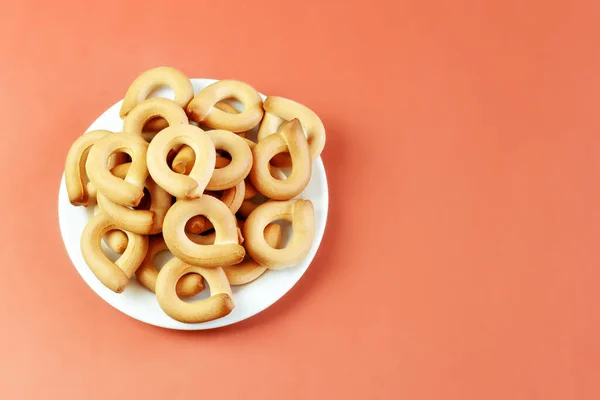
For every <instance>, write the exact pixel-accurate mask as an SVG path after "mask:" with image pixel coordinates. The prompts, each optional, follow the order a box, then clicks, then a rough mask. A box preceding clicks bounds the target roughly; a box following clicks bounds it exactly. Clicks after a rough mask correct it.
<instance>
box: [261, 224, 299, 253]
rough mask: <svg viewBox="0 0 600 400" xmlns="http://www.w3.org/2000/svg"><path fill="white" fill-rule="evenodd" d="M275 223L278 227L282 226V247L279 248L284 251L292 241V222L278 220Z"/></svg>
mask: <svg viewBox="0 0 600 400" xmlns="http://www.w3.org/2000/svg"><path fill="white" fill-rule="evenodd" d="M273 223H276V224H277V225H279V226H281V245H280V246H279V248H280V249H284V248H286V247H287V245H288V244H289V243H290V241H291V240H292V235H293V229H292V222H291V221H288V220H285V219H278V220H275V221H273ZM265 229H266V228H265ZM263 234H264V233H263Z"/></svg>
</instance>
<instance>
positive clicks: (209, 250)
mask: <svg viewBox="0 0 600 400" xmlns="http://www.w3.org/2000/svg"><path fill="white" fill-rule="evenodd" d="M196 215H204V216H206V217H207V218H208V219H209V220H210V222H211V223H212V224H213V225H214V227H215V231H216V239H215V244H213V245H201V244H196V243H194V242H192V241H191V240H190V239H189V238H188V236H187V235H186V233H185V224H186V223H187V221H188V220H189V219H190V218H192V217H194V216H196ZM163 237H164V238H165V242H167V246H168V247H169V250H171V253H173V254H174V255H175V257H177V258H180V259H181V260H183V261H185V262H186V263H188V264H192V265H199V266H203V267H222V266H225V265H233V264H237V263H239V262H240V261H242V259H243V258H244V255H245V254H246V251H245V250H244V248H243V247H242V246H240V245H239V241H238V240H239V239H238V229H237V225H236V223H235V217H234V216H233V214H232V213H231V211H229V208H227V206H226V205H225V204H224V203H223V202H222V201H220V200H218V199H215V198H214V197H211V196H202V197H201V198H199V199H195V200H178V201H176V202H175V204H173V206H171V208H170V209H169V211H168V212H167V216H166V217H165V222H164V224H163Z"/></svg>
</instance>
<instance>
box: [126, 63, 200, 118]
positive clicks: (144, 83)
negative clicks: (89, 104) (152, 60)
mask: <svg viewBox="0 0 600 400" xmlns="http://www.w3.org/2000/svg"><path fill="white" fill-rule="evenodd" d="M164 86H168V87H170V88H171V89H173V92H174V93H175V98H174V99H173V101H174V102H175V103H176V104H177V105H178V106H179V107H181V108H182V109H184V108H185V107H186V106H187V105H188V103H189V102H190V100H192V98H193V97H194V87H193V86H192V82H191V81H190V79H189V78H188V77H187V76H186V75H185V74H184V73H183V72H181V71H178V70H176V69H175V68H172V67H156V68H152V69H149V70H147V71H145V72H143V73H142V74H141V75H140V76H138V77H137V78H136V79H135V80H134V81H133V83H132V84H131V86H130V87H129V89H127V93H126V94H125V98H124V99H123V104H122V105H121V110H120V111H119V116H120V117H121V118H125V116H126V115H127V114H128V113H129V112H130V111H131V110H132V109H133V108H134V107H135V106H136V105H138V104H139V103H141V102H142V101H144V100H146V98H147V97H148V95H149V94H150V93H152V92H153V91H154V90H156V89H158V88H161V87H164Z"/></svg>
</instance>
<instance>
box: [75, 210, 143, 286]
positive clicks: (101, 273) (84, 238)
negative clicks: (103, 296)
mask: <svg viewBox="0 0 600 400" xmlns="http://www.w3.org/2000/svg"><path fill="white" fill-rule="evenodd" d="M113 229H117V227H116V226H115V224H114V223H113V222H112V221H111V219H110V218H109V217H108V215H107V214H106V213H104V212H101V213H99V214H97V215H95V216H94V217H92V219H90V221H89V222H88V224H87V225H86V226H85V228H84V230H83V233H82V235H81V254H83V259H84V260H85V262H86V263H87V265H88V267H90V269H91V270H92V272H93V273H94V275H96V277H97V278H98V279H99V280H100V282H102V283H103V284H104V286H106V287H107V288H109V289H110V290H112V291H114V292H117V293H121V292H122V291H123V290H125V287H126V286H127V284H128V283H129V278H131V276H132V275H133V274H134V273H135V271H136V270H137V269H138V267H139V266H140V264H141V263H142V261H143V260H144V257H145V256H146V251H147V250H148V237H147V236H142V235H138V234H135V233H131V232H125V234H127V240H128V242H127V249H126V250H125V252H124V253H123V254H122V255H121V257H119V259H118V260H117V262H116V263H113V262H112V261H110V260H109V259H108V258H107V257H106V256H105V255H104V253H103V252H102V247H101V245H100V241H101V240H102V237H103V236H104V234H106V233H107V232H109V231H111V230H113Z"/></svg>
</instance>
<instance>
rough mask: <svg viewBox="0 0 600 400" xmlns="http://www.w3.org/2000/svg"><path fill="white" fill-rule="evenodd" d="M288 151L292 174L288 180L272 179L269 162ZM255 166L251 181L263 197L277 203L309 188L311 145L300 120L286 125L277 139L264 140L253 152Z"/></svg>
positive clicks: (275, 137) (275, 136)
mask: <svg viewBox="0 0 600 400" xmlns="http://www.w3.org/2000/svg"><path fill="white" fill-rule="evenodd" d="M283 151H288V152H289V153H290V156H291V159H292V173H291V174H290V176H288V177H287V179H285V180H278V179H275V178H274V177H273V176H272V175H271V169H270V164H269V161H270V160H271V159H272V158H273V156H274V155H276V154H278V153H281V152H283ZM252 155H253V157H254V162H253V165H252V170H251V171H250V181H251V182H252V184H253V185H254V187H255V188H256V189H257V190H258V191H259V192H260V193H262V194H263V195H265V196H266V197H268V198H270V199H274V200H289V199H291V198H292V197H294V196H297V195H298V194H300V193H301V192H302V191H303V190H304V189H305V188H306V186H307V185H308V183H309V181H310V177H311V172H312V169H311V168H312V167H311V164H312V163H311V160H310V154H309V152H308V143H307V142H306V137H305V136H304V132H303V131H302V125H301V124H300V121H298V120H297V119H293V120H291V121H289V122H285V123H284V124H282V125H281V127H280V128H279V131H278V132H277V133H276V134H274V135H269V136H267V137H266V138H264V139H262V140H261V141H260V142H258V144H257V145H256V147H254V150H253V151H252Z"/></svg>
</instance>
